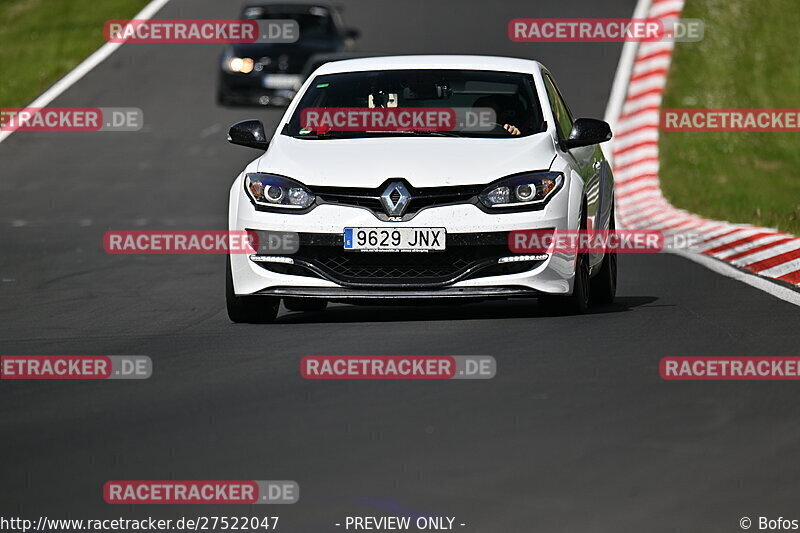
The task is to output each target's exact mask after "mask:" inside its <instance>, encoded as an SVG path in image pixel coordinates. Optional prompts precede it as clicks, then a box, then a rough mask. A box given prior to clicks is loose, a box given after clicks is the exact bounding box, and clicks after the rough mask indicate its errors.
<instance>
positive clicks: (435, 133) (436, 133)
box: [368, 130, 463, 137]
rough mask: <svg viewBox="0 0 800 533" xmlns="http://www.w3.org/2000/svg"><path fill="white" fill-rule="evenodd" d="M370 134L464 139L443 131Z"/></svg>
mask: <svg viewBox="0 0 800 533" xmlns="http://www.w3.org/2000/svg"><path fill="white" fill-rule="evenodd" d="M368 133H375V134H380V135H417V136H420V137H428V136H430V137H463V135H460V134H458V133H454V132H452V131H442V130H390V131H370V132H368Z"/></svg>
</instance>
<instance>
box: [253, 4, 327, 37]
mask: <svg viewBox="0 0 800 533" xmlns="http://www.w3.org/2000/svg"><path fill="white" fill-rule="evenodd" d="M242 18H245V19H248V20H295V21H297V24H298V25H299V26H300V40H301V41H307V40H314V39H330V38H332V37H335V36H336V24H335V23H334V21H333V17H332V16H331V12H330V10H328V9H327V8H325V7H319V6H303V5H298V6H275V7H249V8H246V9H245V10H244V13H243V14H242Z"/></svg>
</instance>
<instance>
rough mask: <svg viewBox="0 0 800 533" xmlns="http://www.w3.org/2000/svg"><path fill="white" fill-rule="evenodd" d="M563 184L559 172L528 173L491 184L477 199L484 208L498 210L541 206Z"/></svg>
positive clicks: (561, 175)
mask: <svg viewBox="0 0 800 533" xmlns="http://www.w3.org/2000/svg"><path fill="white" fill-rule="evenodd" d="M563 184H564V175H563V174H562V173H561V172H530V173H525V174H518V175H516V176H511V177H509V178H504V179H502V180H500V181H498V182H496V183H493V184H492V185H489V187H487V188H486V190H484V191H483V192H482V193H481V194H480V195H478V198H479V199H480V201H481V203H482V204H483V205H485V206H486V207H489V208H498V209H502V208H504V207H525V206H535V205H542V204H545V203H547V201H548V200H549V199H550V198H551V197H552V196H553V195H554V194H555V193H556V191H558V189H560V188H561V186H562V185H563Z"/></svg>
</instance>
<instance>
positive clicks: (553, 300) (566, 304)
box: [539, 254, 590, 315]
mask: <svg viewBox="0 0 800 533" xmlns="http://www.w3.org/2000/svg"><path fill="white" fill-rule="evenodd" d="M589 281H590V280H589V254H578V259H577V261H576V264H575V282H574V283H573V285H572V294H570V295H568V296H556V295H552V294H543V295H542V296H540V297H539V304H540V305H542V306H544V308H545V309H546V310H547V311H548V312H550V313H553V314H557V315H582V314H583V313H585V312H586V310H587V309H589V286H590V284H589Z"/></svg>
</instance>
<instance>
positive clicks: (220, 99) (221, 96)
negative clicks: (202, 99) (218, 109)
mask: <svg viewBox="0 0 800 533" xmlns="http://www.w3.org/2000/svg"><path fill="white" fill-rule="evenodd" d="M217 105H219V106H223V107H228V106H230V105H231V100H230V98H228V95H227V94H226V93H225V92H223V91H222V90H221V89H220V90H218V91H217Z"/></svg>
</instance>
